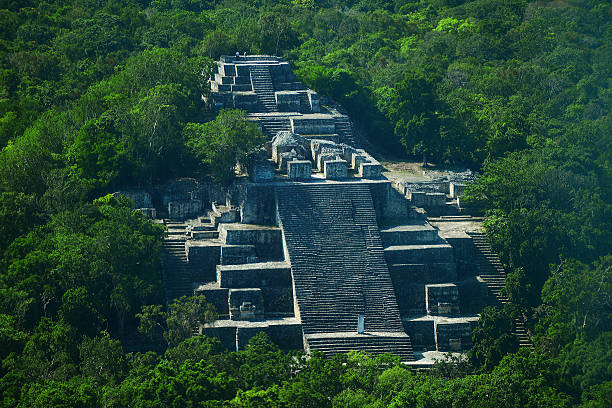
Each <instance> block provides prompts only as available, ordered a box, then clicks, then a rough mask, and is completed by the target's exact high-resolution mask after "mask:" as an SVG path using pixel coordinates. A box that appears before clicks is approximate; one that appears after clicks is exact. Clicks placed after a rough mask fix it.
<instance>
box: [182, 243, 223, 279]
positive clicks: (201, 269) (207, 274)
mask: <svg viewBox="0 0 612 408" xmlns="http://www.w3.org/2000/svg"><path fill="white" fill-rule="evenodd" d="M220 246H221V245H220V244H219V243H211V242H210V241H195V242H194V241H187V242H186V243H185V255H186V256H187V262H189V266H190V268H191V270H192V271H193V274H194V275H193V280H194V282H210V281H214V280H215V279H216V269H215V267H216V265H217V264H218V263H219V261H220V252H221V248H220Z"/></svg>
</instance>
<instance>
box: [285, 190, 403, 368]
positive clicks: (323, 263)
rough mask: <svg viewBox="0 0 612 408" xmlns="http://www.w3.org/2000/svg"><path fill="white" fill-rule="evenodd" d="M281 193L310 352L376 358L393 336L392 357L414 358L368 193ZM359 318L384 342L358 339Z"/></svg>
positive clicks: (303, 324)
mask: <svg viewBox="0 0 612 408" xmlns="http://www.w3.org/2000/svg"><path fill="white" fill-rule="evenodd" d="M276 194H277V203H278V211H279V218H280V222H281V225H282V228H283V232H284V236H285V242H286V246H287V250H288V252H289V256H290V261H291V266H292V273H293V282H294V287H295V296H296V300H297V304H298V308H299V314H300V318H301V321H302V327H303V330H304V334H305V336H306V339H307V340H308V339H313V342H312V344H310V343H309V344H310V348H311V349H319V350H323V351H327V352H329V353H330V354H334V353H335V352H344V351H345V350H349V349H360V350H366V351H367V350H370V351H371V352H375V351H376V350H377V349H376V347H378V346H377V345H380V344H382V343H381V342H382V340H381V339H385V338H386V337H394V338H397V342H390V344H388V345H386V346H385V347H384V348H385V350H386V352H388V353H391V354H397V355H400V356H402V358H403V359H405V360H409V359H412V358H413V355H412V348H411V347H410V339H409V338H408V336H407V335H406V334H405V333H404V332H403V326H402V322H401V319H400V315H399V308H398V306H397V302H396V299H395V293H394V290H393V285H392V282H391V278H390V276H389V271H388V270H387V266H386V263H385V259H384V254H383V248H382V243H381V239H380V236H379V232H378V225H377V222H376V215H375V214H376V213H375V211H374V204H373V201H372V196H371V193H370V190H369V188H368V186H366V185H359V184H342V185H340V184H332V185H301V186H295V185H294V186H287V187H284V186H283V187H278V188H277V190H276ZM359 314H362V315H364V318H365V331H366V333H373V332H378V333H379V335H378V337H376V336H368V335H357V317H358V315H359ZM330 333H345V334H343V335H333V334H330ZM347 333H348V334H347ZM388 333H391V334H388ZM311 335H312V336H311ZM364 344H365V345H364ZM366 345H367V346H366ZM382 348H383V347H382V346H380V349H382Z"/></svg>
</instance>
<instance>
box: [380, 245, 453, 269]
mask: <svg viewBox="0 0 612 408" xmlns="http://www.w3.org/2000/svg"><path fill="white" fill-rule="evenodd" d="M385 258H386V259H387V263H390V264H418V263H430V262H444V263H450V262H453V261H454V259H453V247H451V246H450V245H448V244H447V243H445V242H441V243H435V244H415V245H397V246H396V245H394V246H390V247H387V248H385Z"/></svg>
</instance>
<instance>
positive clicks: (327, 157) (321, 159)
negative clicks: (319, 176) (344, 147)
mask: <svg viewBox="0 0 612 408" xmlns="http://www.w3.org/2000/svg"><path fill="white" fill-rule="evenodd" d="M331 160H342V159H340V157H339V156H338V154H337V153H336V152H330V153H321V154H319V156H317V169H319V171H323V169H324V167H325V162H328V161H331Z"/></svg>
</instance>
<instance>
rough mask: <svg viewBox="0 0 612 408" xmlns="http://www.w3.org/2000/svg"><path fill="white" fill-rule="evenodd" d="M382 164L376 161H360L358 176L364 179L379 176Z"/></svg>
mask: <svg viewBox="0 0 612 408" xmlns="http://www.w3.org/2000/svg"><path fill="white" fill-rule="evenodd" d="M381 172H382V166H381V165H380V164H378V163H361V164H360V165H359V177H361V178H365V179H377V178H380V173H381Z"/></svg>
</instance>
